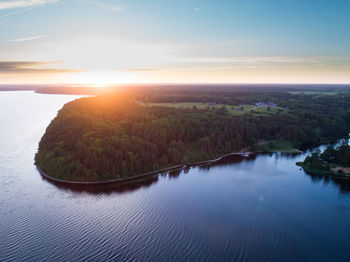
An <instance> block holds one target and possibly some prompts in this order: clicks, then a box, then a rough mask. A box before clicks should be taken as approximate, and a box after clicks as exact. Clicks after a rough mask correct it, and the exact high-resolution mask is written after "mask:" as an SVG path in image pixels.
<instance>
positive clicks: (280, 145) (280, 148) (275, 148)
mask: <svg viewBox="0 0 350 262" xmlns="http://www.w3.org/2000/svg"><path fill="white" fill-rule="evenodd" d="M256 151H262V152H288V153H300V150H298V149H296V148H294V147H293V145H292V143H291V142H290V141H286V140H272V141H262V142H260V143H258V146H257V148H256Z"/></svg>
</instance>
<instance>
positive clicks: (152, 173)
mask: <svg viewBox="0 0 350 262" xmlns="http://www.w3.org/2000/svg"><path fill="white" fill-rule="evenodd" d="M257 153H262V152H233V153H229V154H226V155H223V156H221V157H219V158H216V159H212V160H207V161H200V162H194V163H189V164H180V165H176V166H171V167H167V168H163V169H158V170H155V171H150V172H147V173H143V174H141V175H136V176H132V177H127V178H117V179H113V180H106V181H93V182H92V181H73V180H64V179H60V178H55V177H52V176H49V175H48V174H46V173H45V172H44V171H42V170H41V168H40V167H39V166H38V165H35V166H36V168H37V169H38V171H39V173H40V175H41V176H43V177H44V178H47V179H48V180H52V181H54V182H58V183H62V184H70V185H104V184H113V183H121V182H128V181H133V180H137V179H142V178H148V177H151V176H154V175H158V174H161V173H164V172H169V171H173V170H177V169H180V168H181V169H183V168H184V167H193V166H199V165H204V164H212V163H215V162H218V161H220V160H222V159H224V158H226V157H229V156H235V155H237V156H242V157H248V156H250V155H254V154H257Z"/></svg>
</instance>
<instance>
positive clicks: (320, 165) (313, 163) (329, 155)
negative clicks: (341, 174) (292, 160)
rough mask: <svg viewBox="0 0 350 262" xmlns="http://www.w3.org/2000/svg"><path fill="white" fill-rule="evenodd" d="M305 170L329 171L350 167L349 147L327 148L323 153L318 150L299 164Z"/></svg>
mask: <svg viewBox="0 0 350 262" xmlns="http://www.w3.org/2000/svg"><path fill="white" fill-rule="evenodd" d="M300 165H302V166H303V167H304V168H305V169H306V170H314V171H319V170H321V171H330V170H331V168H332V167H334V166H342V167H350V146H349V145H347V144H342V145H340V146H338V147H337V148H334V147H333V146H328V147H327V148H326V150H324V151H323V153H320V151H319V150H317V151H316V152H314V153H313V154H312V155H311V156H307V157H306V158H305V160H304V162H302V163H300Z"/></svg>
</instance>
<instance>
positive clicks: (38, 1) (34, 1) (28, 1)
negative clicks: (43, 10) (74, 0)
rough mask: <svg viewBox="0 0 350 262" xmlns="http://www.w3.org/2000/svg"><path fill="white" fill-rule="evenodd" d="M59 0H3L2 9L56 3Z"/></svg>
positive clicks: (0, 4) (0, 3)
mask: <svg viewBox="0 0 350 262" xmlns="http://www.w3.org/2000/svg"><path fill="white" fill-rule="evenodd" d="M58 1H59V0H15V1H1V2H0V10H5V9H15V8H28V7H34V6H42V5H46V4H52V3H56V2H58Z"/></svg>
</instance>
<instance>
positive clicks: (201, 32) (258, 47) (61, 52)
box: [0, 0, 350, 84]
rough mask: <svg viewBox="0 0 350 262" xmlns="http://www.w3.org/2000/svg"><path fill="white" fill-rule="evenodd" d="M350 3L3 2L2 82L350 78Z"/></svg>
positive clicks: (342, 80)
mask: <svg viewBox="0 0 350 262" xmlns="http://www.w3.org/2000/svg"><path fill="white" fill-rule="evenodd" d="M349 14H350V1H345V0H333V1H324V0H317V1H316V0H307V1H306V0H303V1H302V0H294V1H292V0H289V1H287V0H278V1H277V0H259V1H258V0H250V1H249V0H245V1H244V0H230V1H214V0H205V1H194V0H186V1H168V0H162V1H160V0H148V1H136V0H134V1H133V0H102V1H94V0H91V1H90V0H84V1H82V0H27V1H26V0H21V1H20V0H13V1H9V0H0V83H57V82H58V83H92V84H93V83H96V84H109V83H124V82H171V83H172V82H181V83H183V82H195V83H201V82H210V83H212V82H214V83H223V82H225V83H228V82H229V83H242V82H244V83H257V82H258V83H260V82H261V83H282V82H283V83H304V82H305V83H306V82H307V83H349V82H350V77H349V75H350V48H349V46H350V26H349V25H350V15H349Z"/></svg>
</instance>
